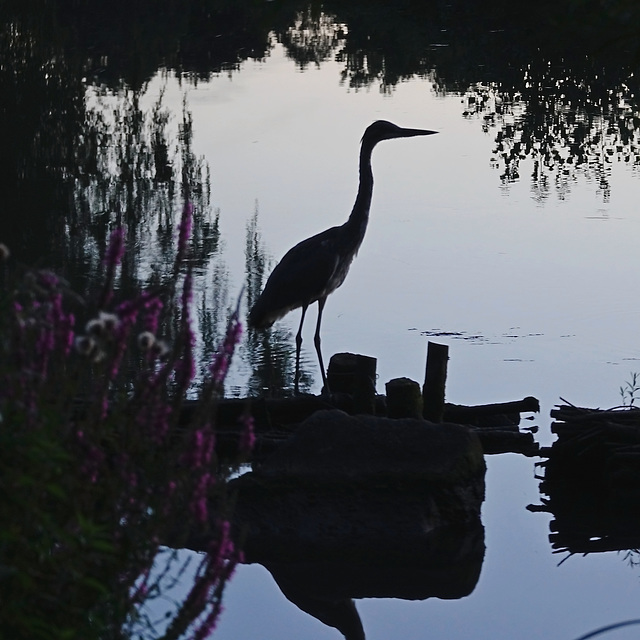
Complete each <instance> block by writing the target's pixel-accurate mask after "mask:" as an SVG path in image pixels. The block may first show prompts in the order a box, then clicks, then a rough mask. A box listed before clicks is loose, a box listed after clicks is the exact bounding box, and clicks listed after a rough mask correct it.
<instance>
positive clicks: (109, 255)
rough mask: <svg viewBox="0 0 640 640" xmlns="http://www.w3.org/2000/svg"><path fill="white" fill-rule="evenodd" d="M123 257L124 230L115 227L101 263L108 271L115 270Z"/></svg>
mask: <svg viewBox="0 0 640 640" xmlns="http://www.w3.org/2000/svg"><path fill="white" fill-rule="evenodd" d="M122 256H124V229H123V228H122V227H116V228H115V229H114V230H113V231H112V232H111V235H110V236H109V244H108V245H107V250H106V251H105V254H104V259H103V260H102V263H103V264H104V265H105V266H106V267H107V268H109V269H115V268H116V267H117V266H118V265H119V264H120V262H121V261H122Z"/></svg>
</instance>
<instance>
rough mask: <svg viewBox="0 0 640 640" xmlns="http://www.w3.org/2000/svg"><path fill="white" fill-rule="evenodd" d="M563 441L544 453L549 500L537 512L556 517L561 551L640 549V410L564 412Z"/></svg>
mask: <svg viewBox="0 0 640 640" xmlns="http://www.w3.org/2000/svg"><path fill="white" fill-rule="evenodd" d="M551 415H552V417H553V418H555V421H554V422H553V424H552V426H551V429H552V432H553V433H555V434H556V435H557V437H558V439H557V441H556V442H554V443H553V445H552V446H551V447H549V448H545V449H542V450H541V454H542V455H543V456H545V457H546V460H545V461H544V462H542V463H541V466H542V467H543V469H544V477H543V480H542V483H541V484H540V492H541V493H542V494H545V495H546V496H547V497H546V498H543V500H542V504H541V505H530V507H529V509H530V510H532V511H545V512H548V513H552V514H553V515H554V517H555V519H554V520H553V521H552V523H551V525H550V526H551V534H550V536H549V539H550V541H551V544H552V546H553V547H554V549H556V551H558V552H559V551H569V552H572V553H591V552H597V551H613V550H623V549H636V548H639V547H640V509H639V508H638V507H637V505H638V503H639V501H640V409H637V408H631V407H621V408H616V409H610V410H600V409H582V408H579V407H574V406H560V407H557V408H556V409H554V410H553V411H552V412H551Z"/></svg>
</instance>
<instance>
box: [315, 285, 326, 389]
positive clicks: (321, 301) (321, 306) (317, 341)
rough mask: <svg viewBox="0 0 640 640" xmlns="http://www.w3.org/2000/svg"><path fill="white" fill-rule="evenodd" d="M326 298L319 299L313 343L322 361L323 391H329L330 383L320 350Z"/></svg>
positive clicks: (319, 360) (320, 361)
mask: <svg viewBox="0 0 640 640" xmlns="http://www.w3.org/2000/svg"><path fill="white" fill-rule="evenodd" d="M326 301H327V299H326V298H319V299H318V324H316V334H315V336H313V344H315V346H316V353H317V354H318V362H319V363H320V373H321V374H322V384H323V393H329V385H328V384H327V374H326V373H325V370H324V362H322V351H321V350H320V323H321V322H322V311H323V309H324V303H325V302H326Z"/></svg>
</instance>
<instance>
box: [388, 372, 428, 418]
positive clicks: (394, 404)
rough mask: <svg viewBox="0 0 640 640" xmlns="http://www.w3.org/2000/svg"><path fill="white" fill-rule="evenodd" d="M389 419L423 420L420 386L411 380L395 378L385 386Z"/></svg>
mask: <svg viewBox="0 0 640 640" xmlns="http://www.w3.org/2000/svg"><path fill="white" fill-rule="evenodd" d="M385 389H386V391H387V417H388V418H422V394H421V393H420V385H419V384H418V383H417V382H415V381H414V380H410V379H409V378H394V379H393V380H389V382H387V384H386V385H385Z"/></svg>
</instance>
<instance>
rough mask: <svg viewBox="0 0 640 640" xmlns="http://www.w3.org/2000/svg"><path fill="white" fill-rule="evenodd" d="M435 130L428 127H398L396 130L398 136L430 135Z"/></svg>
mask: <svg viewBox="0 0 640 640" xmlns="http://www.w3.org/2000/svg"><path fill="white" fill-rule="evenodd" d="M434 133H438V132H437V131H431V130H430V129H405V128H404V127H400V128H399V131H398V137H399V138H410V137H412V136H430V135H432V134H434Z"/></svg>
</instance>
